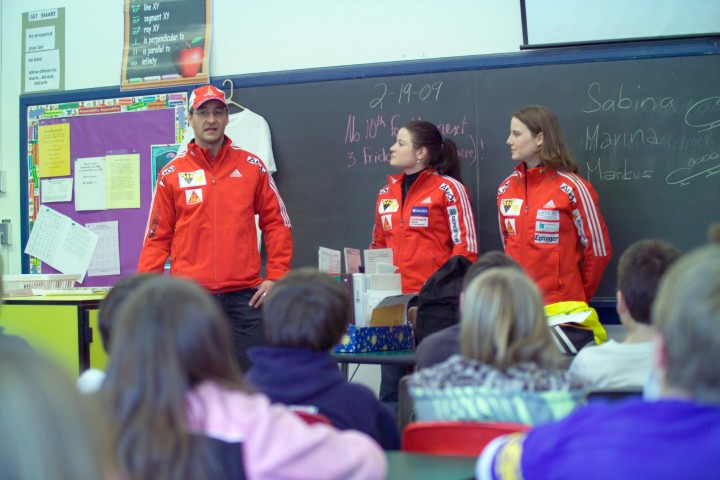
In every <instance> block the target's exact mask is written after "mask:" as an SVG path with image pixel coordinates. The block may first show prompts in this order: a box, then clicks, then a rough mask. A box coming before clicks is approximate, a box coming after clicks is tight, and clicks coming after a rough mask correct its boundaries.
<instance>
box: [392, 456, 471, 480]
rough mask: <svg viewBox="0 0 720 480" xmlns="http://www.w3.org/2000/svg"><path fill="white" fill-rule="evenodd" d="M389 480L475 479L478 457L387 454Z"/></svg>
mask: <svg viewBox="0 0 720 480" xmlns="http://www.w3.org/2000/svg"><path fill="white" fill-rule="evenodd" d="M385 457H386V458H387V461H388V475H387V480H410V479H411V480H435V479H437V480H468V479H473V478H475V461H476V460H477V458H476V457H457V456H448V455H429V454H422V453H408V452H401V451H397V450H388V451H386V452H385Z"/></svg>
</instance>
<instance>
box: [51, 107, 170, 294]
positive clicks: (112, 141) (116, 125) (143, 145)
mask: <svg viewBox="0 0 720 480" xmlns="http://www.w3.org/2000/svg"><path fill="white" fill-rule="evenodd" d="M62 121H69V122H70V161H71V168H70V173H71V175H72V176H73V177H74V175H75V159H77V158H87V157H104V156H105V155H107V154H110V153H118V152H126V153H139V154H140V208H128V209H117V210H115V209H112V210H89V211H80V212H76V211H75V202H74V200H73V201H72V202H60V203H53V204H52V207H53V209H55V210H57V211H58V212H60V213H62V214H63V215H67V216H68V217H70V218H72V219H73V220H75V221H76V222H78V223H80V224H82V225H83V226H85V225H86V224H88V223H96V222H108V221H112V220H117V221H118V233H119V238H118V242H119V245H120V275H107V276H98V277H86V278H85V281H84V282H83V284H82V285H83V286H110V285H114V284H115V283H116V282H117V281H118V280H120V279H121V278H122V277H125V276H127V275H130V274H132V273H134V272H135V271H136V270H137V262H138V258H139V256H140V248H141V247H142V243H143V237H144V234H145V227H146V225H147V217H148V212H149V211H150V202H151V201H152V184H153V183H154V181H155V179H154V178H151V172H150V171H151V168H150V165H151V145H157V144H172V143H175V135H176V133H175V132H176V131H175V109H173V108H164V109H158V110H145V111H133V112H121V113H112V114H103V115H81V116H77V117H69V118H63V119H47V120H40V125H52V124H55V123H60V122H62ZM42 272H43V273H58V272H57V270H55V269H53V268H52V267H50V266H49V265H47V264H45V263H43V264H42Z"/></svg>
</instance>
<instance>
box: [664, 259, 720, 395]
mask: <svg viewBox="0 0 720 480" xmlns="http://www.w3.org/2000/svg"><path fill="white" fill-rule="evenodd" d="M652 322H653V325H655V326H656V327H657V328H658V330H659V331H660V333H661V335H662V338H663V340H664V343H665V350H666V355H667V365H666V367H665V371H664V377H665V378H664V380H665V384H666V385H668V386H671V387H673V388H675V389H680V390H683V391H685V392H688V393H689V394H690V395H691V396H692V397H694V398H695V399H697V400H699V401H701V402H707V403H713V404H718V403H720V370H719V369H718V368H717V362H718V360H717V354H718V352H720V245H708V246H706V247H702V248H700V249H697V250H694V251H692V252H690V253H689V254H687V255H684V256H683V257H681V258H680V259H679V260H678V261H677V262H676V263H675V264H674V265H673V266H672V267H670V269H669V270H668V272H667V273H666V274H665V276H664V277H663V279H662V281H661V282H660V288H659V290H658V294H657V296H656V298H655V302H654V303H653V307H652Z"/></svg>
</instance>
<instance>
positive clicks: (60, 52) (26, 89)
mask: <svg viewBox="0 0 720 480" xmlns="http://www.w3.org/2000/svg"><path fill="white" fill-rule="evenodd" d="M22 32H23V33H22V52H23V53H22V62H21V64H22V67H21V71H22V73H21V75H22V82H21V83H22V93H35V92H47V91H52V90H65V9H64V8H51V9H48V10H39V11H36V12H28V13H23V16H22Z"/></svg>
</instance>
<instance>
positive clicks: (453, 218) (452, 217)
mask: <svg viewBox="0 0 720 480" xmlns="http://www.w3.org/2000/svg"><path fill="white" fill-rule="evenodd" d="M447 211H448V220H449V221H450V237H451V238H452V241H453V243H454V244H455V245H458V244H460V242H461V240H460V219H459V218H458V217H459V215H458V209H457V207H455V206H453V207H448V209H447Z"/></svg>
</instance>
